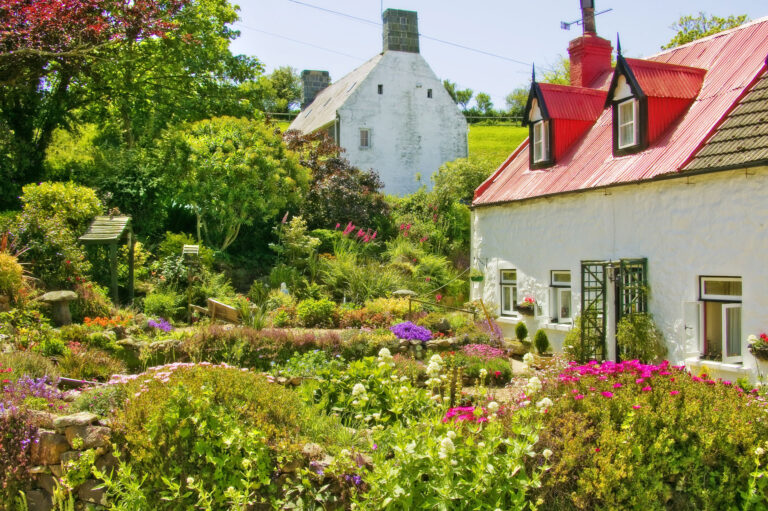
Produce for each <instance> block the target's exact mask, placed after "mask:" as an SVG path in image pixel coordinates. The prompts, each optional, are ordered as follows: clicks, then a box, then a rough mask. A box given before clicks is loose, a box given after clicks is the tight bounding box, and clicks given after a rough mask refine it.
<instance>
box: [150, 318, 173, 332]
mask: <svg viewBox="0 0 768 511" xmlns="http://www.w3.org/2000/svg"><path fill="white" fill-rule="evenodd" d="M147 326H148V327H150V328H154V329H155V330H160V331H161V332H170V331H171V330H173V325H171V324H170V323H169V322H168V320H167V319H165V318H157V319H150V320H149V321H147Z"/></svg>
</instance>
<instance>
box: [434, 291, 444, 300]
mask: <svg viewBox="0 0 768 511" xmlns="http://www.w3.org/2000/svg"><path fill="white" fill-rule="evenodd" d="M442 299H443V295H441V294H440V293H438V294H436V295H435V300H436V301H438V302H439V301H440V300H442Z"/></svg>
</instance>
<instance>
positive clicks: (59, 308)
mask: <svg viewBox="0 0 768 511" xmlns="http://www.w3.org/2000/svg"><path fill="white" fill-rule="evenodd" d="M40 300H42V301H44V302H46V303H50V304H51V307H53V322H54V323H55V324H57V325H59V326H63V325H69V324H71V323H72V314H71V313H70V312H69V302H71V301H73V300H77V293H75V292H74V291H49V292H48V293H45V294H44V295H43V296H41V297H40Z"/></svg>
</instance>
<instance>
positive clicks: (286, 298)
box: [265, 289, 296, 311]
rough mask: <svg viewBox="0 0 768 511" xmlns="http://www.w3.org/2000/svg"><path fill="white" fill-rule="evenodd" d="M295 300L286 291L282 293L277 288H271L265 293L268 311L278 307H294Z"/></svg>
mask: <svg viewBox="0 0 768 511" xmlns="http://www.w3.org/2000/svg"><path fill="white" fill-rule="evenodd" d="M295 305H296V300H295V299H294V298H293V297H292V296H291V295H290V294H287V293H283V292H282V291H280V290H279V289H273V290H272V291H270V292H269V294H268V295H267V301H266V303H265V306H266V308H267V310H268V311H272V310H275V309H277V308H279V307H294V306H295Z"/></svg>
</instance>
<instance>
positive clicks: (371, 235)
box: [335, 222, 379, 243]
mask: <svg viewBox="0 0 768 511" xmlns="http://www.w3.org/2000/svg"><path fill="white" fill-rule="evenodd" d="M339 227H341V224H340V223H337V224H336V227H335V230H338V229H339ZM355 229H357V235H356V236H355V238H356V239H357V240H359V241H361V242H363V243H370V242H371V241H373V240H375V239H376V236H377V235H378V234H379V231H373V232H371V228H370V227H369V228H368V229H366V230H364V229H363V228H362V227H358V226H356V225H355V224H353V223H352V222H349V223H348V224H347V226H346V227H345V228H344V230H343V231H341V235H342V236H345V237H346V236H348V235H349V234H352V233H353V232H354V231H355Z"/></svg>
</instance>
